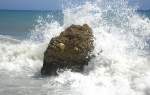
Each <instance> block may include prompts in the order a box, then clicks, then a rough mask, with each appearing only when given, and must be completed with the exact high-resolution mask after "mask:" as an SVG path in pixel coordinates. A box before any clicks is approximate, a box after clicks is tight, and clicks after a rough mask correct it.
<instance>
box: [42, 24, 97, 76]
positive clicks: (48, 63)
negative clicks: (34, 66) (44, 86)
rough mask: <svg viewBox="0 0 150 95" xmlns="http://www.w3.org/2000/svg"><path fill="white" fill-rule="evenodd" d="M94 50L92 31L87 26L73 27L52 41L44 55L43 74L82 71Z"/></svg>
mask: <svg viewBox="0 0 150 95" xmlns="http://www.w3.org/2000/svg"><path fill="white" fill-rule="evenodd" d="M93 48H94V46H93V34H92V29H91V28H90V27H89V26H88V25H87V24H84V25H83V26H80V25H71V26H70V27H68V28H67V29H66V30H65V31H63V32H61V33H60V35H59V36H57V37H54V38H52V39H51V41H50V43H49V45H48V48H47V50H46V51H45V53H44V64H43V67H42V69H41V74H42V75H57V73H56V71H57V70H58V69H71V70H72V71H82V70H83V67H84V65H87V64H88V61H89V58H90V57H89V53H90V52H91V51H92V50H93Z"/></svg>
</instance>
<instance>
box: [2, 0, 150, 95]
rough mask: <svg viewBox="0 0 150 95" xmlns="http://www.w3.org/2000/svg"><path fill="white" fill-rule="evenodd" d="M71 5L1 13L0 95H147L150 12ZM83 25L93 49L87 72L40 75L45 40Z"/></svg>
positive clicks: (117, 0) (110, 0)
mask: <svg viewBox="0 0 150 95" xmlns="http://www.w3.org/2000/svg"><path fill="white" fill-rule="evenodd" d="M74 3H75V2H71V1H70V2H69V1H68V0H66V2H65V0H64V2H63V10H62V11H0V95H150V81H149V80H150V69H149V68H150V19H149V18H150V12H149V11H136V8H133V7H131V6H128V2H127V1H125V0H90V1H85V2H83V3H81V4H74ZM84 23H87V24H89V25H90V26H91V27H92V29H93V34H94V46H95V49H94V51H93V54H94V55H95V58H93V59H91V60H90V62H89V65H88V66H87V67H85V72H86V73H85V74H81V73H77V72H71V71H70V70H66V71H64V72H62V73H59V76H57V77H44V78H43V77H41V75H40V69H41V67H42V65H43V53H44V51H45V50H46V48H47V45H48V43H49V41H50V39H51V38H52V37H55V36H57V35H59V33H60V32H61V31H63V30H64V29H65V28H66V27H67V26H69V25H71V24H80V25H82V24H84ZM101 50H103V52H102V53H99V52H100V51H101Z"/></svg>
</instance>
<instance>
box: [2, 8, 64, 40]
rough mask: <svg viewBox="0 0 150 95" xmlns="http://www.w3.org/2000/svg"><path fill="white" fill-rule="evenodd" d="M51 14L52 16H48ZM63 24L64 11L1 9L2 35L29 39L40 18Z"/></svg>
mask: <svg viewBox="0 0 150 95" xmlns="http://www.w3.org/2000/svg"><path fill="white" fill-rule="evenodd" d="M48 15H50V16H51V18H47V16H48ZM40 17H41V18H43V19H45V20H47V22H48V21H49V22H51V21H52V20H55V21H58V22H59V23H60V24H62V21H63V14H62V11H59V10H56V11H15V10H12V11H11V10H0V35H8V36H12V37H14V38H16V39H28V34H30V32H31V30H33V29H34V27H35V25H36V24H37V20H38V19H39V18H40Z"/></svg>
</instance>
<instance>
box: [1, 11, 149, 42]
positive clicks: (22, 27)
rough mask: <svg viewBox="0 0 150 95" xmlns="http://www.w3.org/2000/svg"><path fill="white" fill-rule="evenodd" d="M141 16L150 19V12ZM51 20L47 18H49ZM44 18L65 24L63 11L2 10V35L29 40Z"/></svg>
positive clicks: (141, 13)
mask: <svg viewBox="0 0 150 95" xmlns="http://www.w3.org/2000/svg"><path fill="white" fill-rule="evenodd" d="M138 13H139V14H140V15H143V16H145V17H148V18H150V11H138ZM48 15H49V16H51V18H47V16H48ZM40 17H42V18H43V19H45V20H46V21H47V22H51V21H52V20H54V21H58V22H59V23H60V24H62V23H63V13H62V11H59V10H58V11H15V10H0V35H7V36H12V37H14V38H16V39H20V40H22V39H28V37H29V34H30V32H31V30H33V29H34V27H35V25H36V24H38V23H37V20H38V19H39V18H40Z"/></svg>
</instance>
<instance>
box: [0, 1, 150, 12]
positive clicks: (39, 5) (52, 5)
mask: <svg viewBox="0 0 150 95" xmlns="http://www.w3.org/2000/svg"><path fill="white" fill-rule="evenodd" d="M129 4H130V5H136V6H139V9H142V10H147V9H150V0H129ZM0 9H8V10H58V9H61V3H60V0H0Z"/></svg>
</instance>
